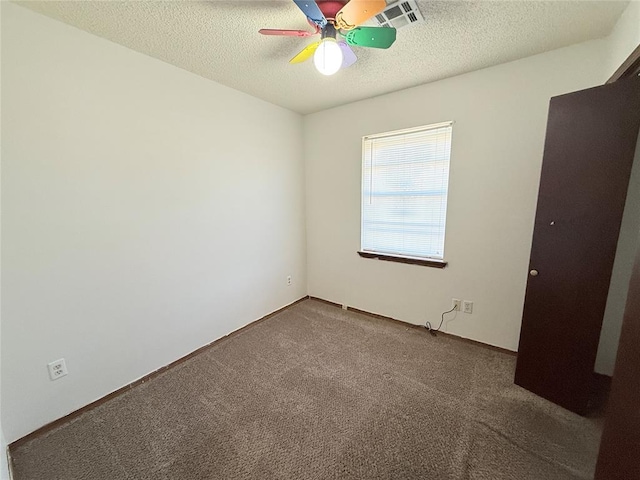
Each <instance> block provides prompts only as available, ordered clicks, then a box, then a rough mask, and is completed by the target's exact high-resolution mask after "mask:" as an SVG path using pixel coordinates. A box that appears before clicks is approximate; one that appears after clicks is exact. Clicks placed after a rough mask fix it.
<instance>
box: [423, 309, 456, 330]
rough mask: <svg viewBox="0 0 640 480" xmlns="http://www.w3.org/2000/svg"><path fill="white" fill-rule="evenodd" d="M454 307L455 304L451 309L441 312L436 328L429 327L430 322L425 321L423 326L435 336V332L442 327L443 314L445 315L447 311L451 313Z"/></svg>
mask: <svg viewBox="0 0 640 480" xmlns="http://www.w3.org/2000/svg"><path fill="white" fill-rule="evenodd" d="M455 309H456V307H455V305H454V307H453V308H452V309H451V310H447V311H446V312H442V316H441V317H440V325H438V328H436V329H433V328H432V327H431V322H427V323H426V324H425V326H424V328H426V329H427V330H429V333H430V334H431V335H433V336H434V337H435V336H436V332H439V331H440V329H441V328H442V324H443V323H444V316H445V315H446V314H447V313H451V312H453V311H454V310H455Z"/></svg>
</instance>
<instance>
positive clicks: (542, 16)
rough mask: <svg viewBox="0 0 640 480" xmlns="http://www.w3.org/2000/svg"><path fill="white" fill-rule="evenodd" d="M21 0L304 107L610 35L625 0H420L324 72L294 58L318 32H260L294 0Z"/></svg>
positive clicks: (280, 24) (282, 19) (290, 22)
mask: <svg viewBox="0 0 640 480" xmlns="http://www.w3.org/2000/svg"><path fill="white" fill-rule="evenodd" d="M20 3H21V4H22V5H23V6H25V7H27V8H29V9H31V10H35V11H37V12H41V13H43V14H45V15H48V16H50V17H53V18H56V19H59V20H61V21H63V22H65V23H68V24H71V25H75V26H76V27H78V28H81V29H83V30H86V31H88V32H91V33H93V34H95V35H98V36H101V37H104V38H107V39H109V40H112V41H113V42H116V43H119V44H121V45H124V46H126V47H129V48H131V49H133V50H137V51H139V52H142V53H145V54H147V55H150V56H152V57H155V58H158V59H161V60H164V61H165V62H168V63H171V64H173V65H176V66H178V67H181V68H184V69H185V70H188V71H190V72H193V73H196V74H198V75H201V76H203V77H206V78H210V79H212V80H215V81H217V82H219V83H222V84H224V85H227V86H230V87H233V88H235V89H238V90H241V91H243V92H246V93H249V94H251V95H253V96H255V97H258V98H262V99H264V100H267V101H269V102H272V103H275V104H277V105H281V106H283V107H286V108H288V109H291V110H294V111H296V112H299V113H303V114H306V113H311V112H316V111H319V110H323V109H326V108H329V107H333V106H336V105H340V104H344V103H348V102H353V101H356V100H361V99H364V98H369V97H373V96H376V95H380V94H383V93H388V92H392V91H395V90H400V89H403V88H407V87H411V86H415V85H419V84H423V83H427V82H432V81H435V80H439V79H442V78H446V77H451V76H453V75H458V74H461V73H465V72H470V71H473V70H477V69H480V68H484V67H488V66H491V65H496V64H499V63H503V62H508V61H510V60H515V59H518V58H522V57H526V56H529V55H533V54H536V53H541V52H544V51H548V50H552V49H554V48H559V47H563V46H567V45H571V44H574V43H578V42H581V41H584V40H589V39H595V38H600V37H603V36H606V35H608V34H609V33H610V31H611V29H612V28H613V26H614V25H615V22H616V20H617V19H618V17H619V16H620V14H621V13H622V11H623V10H624V8H625V7H626V5H627V4H628V2H617V1H506V2H497V1H477V0H475V1H427V0H418V2H417V3H418V5H419V7H420V11H421V12H422V14H423V15H424V17H425V20H426V21H425V23H421V24H414V25H410V26H408V27H405V28H402V29H400V30H398V39H397V41H396V43H395V44H394V45H393V46H392V47H391V48H390V49H389V50H376V49H366V48H354V50H355V51H356V53H357V55H358V57H359V60H358V62H357V63H356V64H355V65H353V66H352V67H350V68H348V69H345V70H342V71H340V72H338V73H337V74H336V75H334V76H333V77H324V76H323V75H320V74H319V73H318V72H317V71H316V70H315V68H314V66H313V62H311V61H308V62H306V63H303V64H298V65H289V64H288V60H289V59H290V58H291V57H293V56H294V55H295V54H296V53H297V52H298V51H299V50H301V49H302V48H303V47H304V46H305V45H307V44H308V43H311V42H312V41H314V38H316V37H313V38H296V37H294V38H283V37H265V36H262V35H260V34H258V29H260V28H306V27H307V23H306V21H305V18H304V15H303V14H302V13H301V12H300V10H298V8H297V7H296V6H295V4H294V3H293V2H292V1H289V0H281V1H239V0H236V1H220V0H215V1H208V2H203V1H199V2H191V1H169V2H159V1H126V2H121V1H61V2H59V1H29V2H20Z"/></svg>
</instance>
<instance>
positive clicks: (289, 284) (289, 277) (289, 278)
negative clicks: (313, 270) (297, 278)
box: [287, 275, 292, 287]
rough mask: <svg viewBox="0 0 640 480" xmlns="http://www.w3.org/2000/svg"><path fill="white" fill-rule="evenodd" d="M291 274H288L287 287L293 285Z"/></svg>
mask: <svg viewBox="0 0 640 480" xmlns="http://www.w3.org/2000/svg"><path fill="white" fill-rule="evenodd" d="M291 283H292V282H291V275H289V276H287V287H290V286H291Z"/></svg>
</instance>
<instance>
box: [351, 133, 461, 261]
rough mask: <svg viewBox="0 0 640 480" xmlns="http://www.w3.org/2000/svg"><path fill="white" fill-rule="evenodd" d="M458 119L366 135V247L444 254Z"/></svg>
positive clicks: (412, 253) (432, 255) (394, 252)
mask: <svg viewBox="0 0 640 480" xmlns="http://www.w3.org/2000/svg"><path fill="white" fill-rule="evenodd" d="M451 129H452V122H446V123H439V124H436V125H429V126H426V127H419V128H412V129H408V130H399V131H395V132H388V133H383V134H380V135H372V136H368V137H364V138H363V149H362V153H363V161H362V245H361V247H362V250H363V251H366V252H376V253H383V254H389V255H398V256H407V257H418V258H433V259H443V258H444V234H445V220H446V213H447V190H448V183H449V158H450V154H451Z"/></svg>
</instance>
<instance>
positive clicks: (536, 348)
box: [515, 77, 640, 414]
mask: <svg viewBox="0 0 640 480" xmlns="http://www.w3.org/2000/svg"><path fill="white" fill-rule="evenodd" d="M639 127H640V78H637V77H634V78H630V79H626V80H620V81H618V82H615V83H612V84H608V85H604V86H601V87H596V88H591V89H589V90H584V91H580V92H575V93H571V94H568V95H562V96H559V97H554V98H552V99H551V103H550V106H549V119H548V123H547V134H546V140H545V147H544V157H543V163H542V174H541V178H540V189H539V193H538V207H537V211H536V219H535V226H534V233H533V243H532V246H531V257H530V261H529V270H530V273H529V278H528V282H527V291H526V295H525V304H524V313H523V318H522V330H521V333H520V345H519V347H518V361H517V367H516V375H515V382H516V383H517V384H518V385H520V386H522V387H524V388H526V389H528V390H530V391H532V392H534V393H536V394H538V395H540V396H542V397H544V398H546V399H548V400H551V401H552V402H555V403H557V404H559V405H561V406H563V407H565V408H567V409H569V410H571V411H574V412H576V413H580V414H584V413H586V410H587V408H588V401H589V394H590V387H591V381H592V378H593V367H594V363H595V359H596V353H597V349H598V340H599V338H600V328H601V326H602V317H603V315H604V309H605V304H606V301H607V294H608V291H609V281H610V279H611V270H612V267H613V259H614V257H615V253H616V245H617V242H618V233H619V231H620V222H621V219H622V212H623V210H624V203H625V199H626V194H627V187H628V184H629V175H630V172H631V165H632V164H633V157H634V152H635V148H636V141H637V138H638V130H639Z"/></svg>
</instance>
